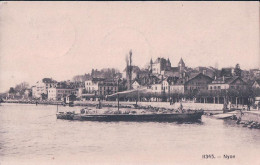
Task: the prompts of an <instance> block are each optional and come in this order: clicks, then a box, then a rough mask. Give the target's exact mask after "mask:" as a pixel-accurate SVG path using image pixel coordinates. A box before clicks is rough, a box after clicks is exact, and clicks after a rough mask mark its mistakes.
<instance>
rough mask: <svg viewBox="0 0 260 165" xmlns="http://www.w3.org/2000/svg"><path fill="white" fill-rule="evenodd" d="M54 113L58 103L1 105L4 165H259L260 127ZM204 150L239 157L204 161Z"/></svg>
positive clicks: (0, 157) (1, 161)
mask: <svg viewBox="0 0 260 165" xmlns="http://www.w3.org/2000/svg"><path fill="white" fill-rule="evenodd" d="M80 108H81V107H73V108H72V107H60V108H59V109H60V110H62V111H71V110H74V109H80ZM55 114H56V106H46V105H38V106H35V105H26V104H24V105H23V104H19V105H18V104H2V105H1V106H0V122H1V125H0V164H1V165H2V164H5V163H6V164H8V163H11V164H35V162H37V164H39V163H42V164H49V163H53V164H59V163H63V164H71V163H73V162H74V163H76V162H78V163H80V164H90V163H91V164H209V163H211V164H212V163H213V164H219V163H221V164H223V163H224V164H241V163H247V164H248V163H249V164H260V161H259V160H258V157H257V155H258V153H260V152H259V147H260V140H259V139H260V131H259V130H255V129H248V128H244V127H241V126H239V125H236V124H235V122H234V121H223V120H216V119H212V118H209V117H204V116H203V118H202V121H201V122H196V123H176V122H173V123H168V122H88V121H84V122H82V121H66V120H57V119H56V116H55ZM202 154H215V155H216V156H217V155H220V156H223V154H232V155H236V158H235V159H234V160H224V159H222V158H221V159H217V160H203V159H202Z"/></svg>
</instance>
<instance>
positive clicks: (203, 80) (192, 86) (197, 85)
mask: <svg viewBox="0 0 260 165" xmlns="http://www.w3.org/2000/svg"><path fill="white" fill-rule="evenodd" d="M211 82H212V78H210V77H209V76H206V75H204V74H202V73H199V74H197V75H196V76H194V77H192V78H190V79H189V80H188V81H187V82H185V89H184V90H185V93H186V92H188V93H189V92H198V91H207V90H208V84H210V83H211Z"/></svg>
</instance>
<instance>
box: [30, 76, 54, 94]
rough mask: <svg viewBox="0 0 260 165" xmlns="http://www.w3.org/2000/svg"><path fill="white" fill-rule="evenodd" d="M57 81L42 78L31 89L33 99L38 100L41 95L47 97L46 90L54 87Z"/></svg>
mask: <svg viewBox="0 0 260 165" xmlns="http://www.w3.org/2000/svg"><path fill="white" fill-rule="evenodd" d="M56 85H57V81H55V80H53V79H51V78H44V79H42V80H41V81H37V82H36V84H35V86H33V88H32V96H33V97H34V98H40V97H41V95H42V94H46V95H48V89H49V88H52V87H56Z"/></svg>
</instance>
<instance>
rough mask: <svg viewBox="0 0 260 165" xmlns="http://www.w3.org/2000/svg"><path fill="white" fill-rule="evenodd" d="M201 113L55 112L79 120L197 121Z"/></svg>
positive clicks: (65, 117) (66, 118) (61, 117)
mask: <svg viewBox="0 0 260 165" xmlns="http://www.w3.org/2000/svg"><path fill="white" fill-rule="evenodd" d="M202 115H203V111H199V112H193V113H171V114H75V115H74V114H71V115H65V114H64V115H58V114H57V118H58V119H65V120H81V121H197V120H200V119H201V116H202Z"/></svg>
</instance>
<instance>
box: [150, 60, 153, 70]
mask: <svg viewBox="0 0 260 165" xmlns="http://www.w3.org/2000/svg"><path fill="white" fill-rule="evenodd" d="M150 73H153V60H152V58H151V60H150Z"/></svg>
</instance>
